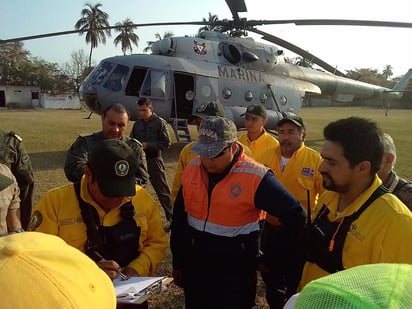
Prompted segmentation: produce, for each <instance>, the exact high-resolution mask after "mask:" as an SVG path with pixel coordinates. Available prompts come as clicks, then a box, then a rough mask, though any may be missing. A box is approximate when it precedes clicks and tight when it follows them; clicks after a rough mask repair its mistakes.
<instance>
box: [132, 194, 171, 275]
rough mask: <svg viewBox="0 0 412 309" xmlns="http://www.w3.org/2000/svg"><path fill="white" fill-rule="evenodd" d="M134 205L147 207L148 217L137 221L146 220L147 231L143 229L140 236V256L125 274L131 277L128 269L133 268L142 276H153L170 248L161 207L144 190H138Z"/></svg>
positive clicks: (138, 218) (139, 210) (139, 218)
mask: <svg viewBox="0 0 412 309" xmlns="http://www.w3.org/2000/svg"><path fill="white" fill-rule="evenodd" d="M133 205H145V208H146V209H145V210H146V211H145V213H146V217H145V218H143V217H137V218H136V221H139V220H146V223H143V224H142V226H144V225H146V226H147V229H146V230H143V229H142V231H141V234H140V255H139V256H138V257H137V258H136V259H134V260H133V261H132V262H130V264H129V265H128V267H126V269H125V274H126V275H129V273H128V271H127V268H133V269H134V270H135V271H136V272H137V274H139V275H140V276H152V275H153V273H154V272H155V271H156V269H157V266H158V265H159V263H160V262H161V261H162V259H163V258H164V255H165V252H166V249H167V247H168V237H167V234H166V233H165V232H164V231H163V227H162V224H161V220H160V207H159V206H158V205H157V203H156V202H155V200H154V199H153V198H152V197H151V195H150V193H149V192H148V191H147V190H146V189H144V188H140V190H138V194H136V197H135V198H134V200H133ZM135 207H136V206H135ZM140 207H141V206H140ZM140 207H139V209H137V210H138V212H139V213H141V212H142V210H141V208H140ZM139 224H141V223H139Z"/></svg>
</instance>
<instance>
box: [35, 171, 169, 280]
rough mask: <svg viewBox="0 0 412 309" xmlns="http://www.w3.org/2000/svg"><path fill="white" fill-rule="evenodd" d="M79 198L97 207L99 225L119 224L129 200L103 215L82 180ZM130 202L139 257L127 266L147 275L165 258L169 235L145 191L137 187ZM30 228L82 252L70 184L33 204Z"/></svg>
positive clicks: (83, 238) (76, 205) (79, 219)
mask: <svg viewBox="0 0 412 309" xmlns="http://www.w3.org/2000/svg"><path fill="white" fill-rule="evenodd" d="M80 195H81V197H82V198H83V200H84V201H85V202H87V203H89V204H90V205H92V206H93V207H95V208H96V210H97V213H98V215H99V218H100V224H102V225H103V226H112V225H115V224H117V223H119V222H120V220H121V218H120V207H121V205H123V204H124V203H126V202H128V201H129V200H130V198H124V200H123V201H122V204H121V205H120V206H119V207H117V208H115V209H112V210H110V211H109V212H107V213H106V212H105V211H104V210H103V209H101V208H100V207H99V205H97V204H96V202H94V200H93V198H92V197H91V196H90V194H89V192H88V191H87V186H86V181H85V178H84V177H83V178H82V180H81V191H80ZM131 201H132V204H133V206H134V208H135V211H136V213H135V216H134V219H135V221H136V223H137V225H138V226H140V228H141V232H140V240H139V248H138V249H137V250H139V251H140V255H139V256H138V257H137V258H136V259H134V260H133V261H132V262H130V263H129V265H128V266H129V267H132V268H134V269H135V270H136V271H137V272H138V273H139V274H140V275H141V276H150V275H153V273H154V272H155V271H156V268H157V266H158V264H159V263H160V261H161V260H162V259H163V257H164V255H165V252H166V249H167V248H168V243H169V241H168V236H167V234H166V233H165V232H164V231H163V228H162V224H161V221H160V210H159V209H160V208H159V206H158V205H157V203H156V202H155V201H154V199H153V198H152V196H151V195H150V193H149V192H148V191H146V189H144V188H142V187H140V186H139V185H136V195H135V196H134V197H133V198H132V199H131ZM29 228H30V229H31V230H33V229H34V230H35V231H37V232H43V233H47V234H52V235H57V236H59V237H61V238H62V239H63V240H65V241H66V242H67V243H68V244H69V245H71V246H73V247H75V248H77V249H79V250H80V251H82V252H84V244H85V242H86V239H87V234H86V225H85V224H84V223H83V219H82V216H81V212H80V206H79V203H78V200H77V196H76V193H75V191H74V186H73V184H68V185H65V186H62V187H58V188H55V189H52V190H50V191H49V192H47V193H46V194H45V195H44V196H43V197H42V198H41V200H40V201H39V202H38V204H37V205H36V207H35V209H34V211H33V216H32V220H31V222H30V225H29Z"/></svg>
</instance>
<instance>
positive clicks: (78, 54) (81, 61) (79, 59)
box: [64, 49, 89, 92]
mask: <svg viewBox="0 0 412 309" xmlns="http://www.w3.org/2000/svg"><path fill="white" fill-rule="evenodd" d="M87 64H88V59H87V55H86V53H85V52H84V50H82V49H79V50H77V51H73V52H72V53H71V55H70V62H66V63H65V64H64V73H65V74H66V75H67V77H68V79H69V81H68V83H69V84H71V85H72V88H74V90H75V91H76V92H78V91H79V88H80V84H81V83H82V81H83V80H84V78H85V72H86V71H89V70H88V68H89V67H88V65H87Z"/></svg>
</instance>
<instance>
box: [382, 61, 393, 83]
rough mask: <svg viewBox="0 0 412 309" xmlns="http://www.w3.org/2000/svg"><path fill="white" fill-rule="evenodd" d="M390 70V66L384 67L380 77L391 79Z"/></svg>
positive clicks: (391, 73)
mask: <svg viewBox="0 0 412 309" xmlns="http://www.w3.org/2000/svg"><path fill="white" fill-rule="evenodd" d="M392 69H393V67H392V66H391V65H390V64H387V65H385V67H384V68H383V72H382V75H383V77H385V79H386V80H388V79H389V78H391V76H392V75H393V71H392Z"/></svg>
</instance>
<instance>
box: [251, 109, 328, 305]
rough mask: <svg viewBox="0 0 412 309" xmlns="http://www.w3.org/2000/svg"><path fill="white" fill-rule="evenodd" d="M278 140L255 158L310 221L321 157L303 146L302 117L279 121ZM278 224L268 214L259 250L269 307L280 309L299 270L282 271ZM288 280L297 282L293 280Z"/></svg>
mask: <svg viewBox="0 0 412 309" xmlns="http://www.w3.org/2000/svg"><path fill="white" fill-rule="evenodd" d="M278 138H279V143H280V145H279V146H278V147H272V148H271V149H268V150H266V151H264V152H263V153H262V154H260V155H258V156H257V157H256V158H255V159H256V160H257V161H258V162H261V163H263V164H264V165H266V166H267V167H269V168H270V169H272V170H273V172H274V173H275V175H276V178H277V179H278V180H279V182H280V183H281V184H282V185H284V186H285V187H286V189H287V190H288V191H289V192H290V193H291V194H292V195H293V196H294V197H295V198H297V199H298V201H299V202H300V204H301V205H302V207H303V208H304V209H305V210H306V212H307V214H308V218H309V217H310V215H311V212H313V207H314V206H315V205H316V201H317V198H318V196H319V194H320V193H321V192H323V187H322V177H321V175H320V173H319V171H318V167H319V164H320V163H321V161H322V158H321V156H320V154H319V153H318V152H317V151H315V150H313V149H311V148H309V147H307V146H305V143H304V141H305V138H306V129H305V125H304V123H303V120H302V118H301V117H298V116H296V115H287V117H285V118H283V119H282V120H280V121H279V122H278ZM279 225H280V222H279V220H278V219H277V218H275V217H272V216H270V215H267V216H266V223H265V225H264V227H263V230H262V243H261V249H262V252H263V255H264V257H265V258H264V260H263V262H264V263H262V265H261V268H260V270H261V273H262V277H263V279H264V281H265V284H266V299H267V301H268V303H269V305H270V306H271V308H278V307H280V308H281V307H282V306H283V304H284V302H285V301H286V299H287V297H288V296H290V295H291V294H293V293H294V292H295V290H296V287H297V284H298V282H299V278H300V272H301V270H302V269H300V270H296V271H297V274H296V275H293V276H291V274H289V273H286V272H284V271H283V267H282V264H283V263H284V261H279V260H278V259H277V256H278V252H279V249H280V248H279V246H278V245H277V243H278V242H279V238H281V237H282V235H280V234H279V232H278V229H279ZM301 265H302V266H303V261H302V262H301ZM279 268H280V269H279ZM291 277H293V278H296V277H297V278H298V279H297V280H296V281H295V279H293V280H292V279H291ZM292 281H293V282H294V283H291V282H292ZM288 282H289V283H288Z"/></svg>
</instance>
